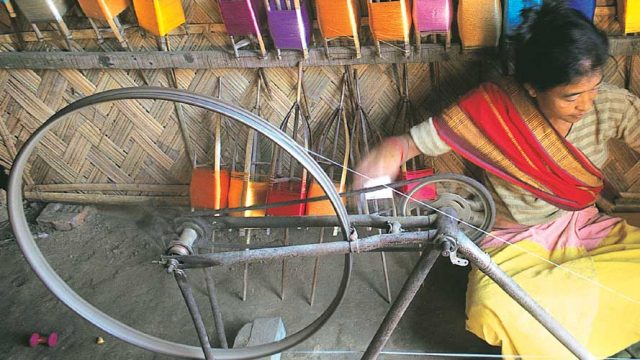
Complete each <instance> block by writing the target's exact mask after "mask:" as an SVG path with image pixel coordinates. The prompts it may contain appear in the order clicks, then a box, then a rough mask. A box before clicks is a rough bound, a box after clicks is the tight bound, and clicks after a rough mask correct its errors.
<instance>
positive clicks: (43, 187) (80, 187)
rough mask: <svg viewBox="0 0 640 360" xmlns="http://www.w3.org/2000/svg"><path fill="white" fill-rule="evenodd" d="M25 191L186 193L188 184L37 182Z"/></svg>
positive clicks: (26, 187)
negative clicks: (37, 183)
mask: <svg viewBox="0 0 640 360" xmlns="http://www.w3.org/2000/svg"><path fill="white" fill-rule="evenodd" d="M25 191H33V192H65V191H136V192H162V193H175V194H186V193H188V192H189V185H181V184H180V185H164V184H116V183H101V184H87V183H84V184H39V185H27V186H25Z"/></svg>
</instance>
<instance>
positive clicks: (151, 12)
mask: <svg viewBox="0 0 640 360" xmlns="http://www.w3.org/2000/svg"><path fill="white" fill-rule="evenodd" d="M133 7H134V9H135V11H136V17H137V18H138V23H139V24H140V26H141V27H142V28H143V29H145V30H147V31H148V32H150V33H152V34H154V35H156V36H165V35H167V34H168V33H169V32H170V31H171V30H173V29H175V28H177V27H178V26H180V25H182V24H184V23H185V22H186V20H185V17H184V9H183V8H182V2H181V1H180V0H133Z"/></svg>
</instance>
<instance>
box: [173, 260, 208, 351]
mask: <svg viewBox="0 0 640 360" xmlns="http://www.w3.org/2000/svg"><path fill="white" fill-rule="evenodd" d="M173 275H174V276H175V278H176V282H177V283H178V287H179V288H180V292H182V297H184V301H185V303H186V304H187V308H188V309H189V314H191V319H193V324H194V325H195V327H196V332H197V333H198V339H199V340H200V345H201V346H202V351H203V352H204V358H205V359H206V360H213V352H212V350H211V344H210V343H209V336H208V335H207V330H206V328H205V327H204V322H203V321H202V316H201V315H200V310H199V309H198V304H197V303H196V299H195V297H194V296H193V291H192V289H191V285H190V284H189V281H187V275H186V274H185V272H184V271H181V270H177V271H174V272H173Z"/></svg>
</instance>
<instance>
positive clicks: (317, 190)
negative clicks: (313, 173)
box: [306, 181, 347, 216]
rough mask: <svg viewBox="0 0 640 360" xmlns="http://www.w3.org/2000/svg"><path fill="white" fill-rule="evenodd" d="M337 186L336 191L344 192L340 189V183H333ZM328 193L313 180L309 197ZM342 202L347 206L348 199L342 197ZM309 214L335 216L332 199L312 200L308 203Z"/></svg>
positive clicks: (307, 212)
mask: <svg viewBox="0 0 640 360" xmlns="http://www.w3.org/2000/svg"><path fill="white" fill-rule="evenodd" d="M333 185H334V186H335V187H336V191H338V192H342V191H341V190H340V184H335V183H334V184H333ZM325 195H327V193H326V192H325V191H324V190H323V189H322V187H321V186H320V185H319V184H318V183H317V182H315V181H314V182H312V183H311V186H309V192H308V196H307V197H308V198H314V197H319V196H325ZM340 200H342V203H343V204H344V205H345V206H346V205H347V199H346V198H344V197H341V198H340ZM306 214H307V215H313V216H323V215H324V216H334V215H336V212H335V210H333V206H332V205H331V201H329V200H321V201H311V202H309V203H307V211H306Z"/></svg>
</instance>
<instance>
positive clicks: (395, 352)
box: [284, 350, 640, 360]
mask: <svg viewBox="0 0 640 360" xmlns="http://www.w3.org/2000/svg"><path fill="white" fill-rule="evenodd" d="M284 353H285V354H301V355H302V354H304V355H349V354H354V355H356V354H362V353H363V352H362V351H356V350H290V351H285V352H284ZM380 354H381V355H391V356H394V355H396V356H423V357H457V358H459V357H472V358H485V359H502V358H503V356H502V355H497V354H474V353H442V352H422V351H399V350H386V351H382V352H380ZM509 357H510V358H513V359H522V358H528V359H552V358H553V357H551V356H544V355H509ZM604 359H605V360H640V359H638V358H631V359H630V358H617V357H608V358H604Z"/></svg>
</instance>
